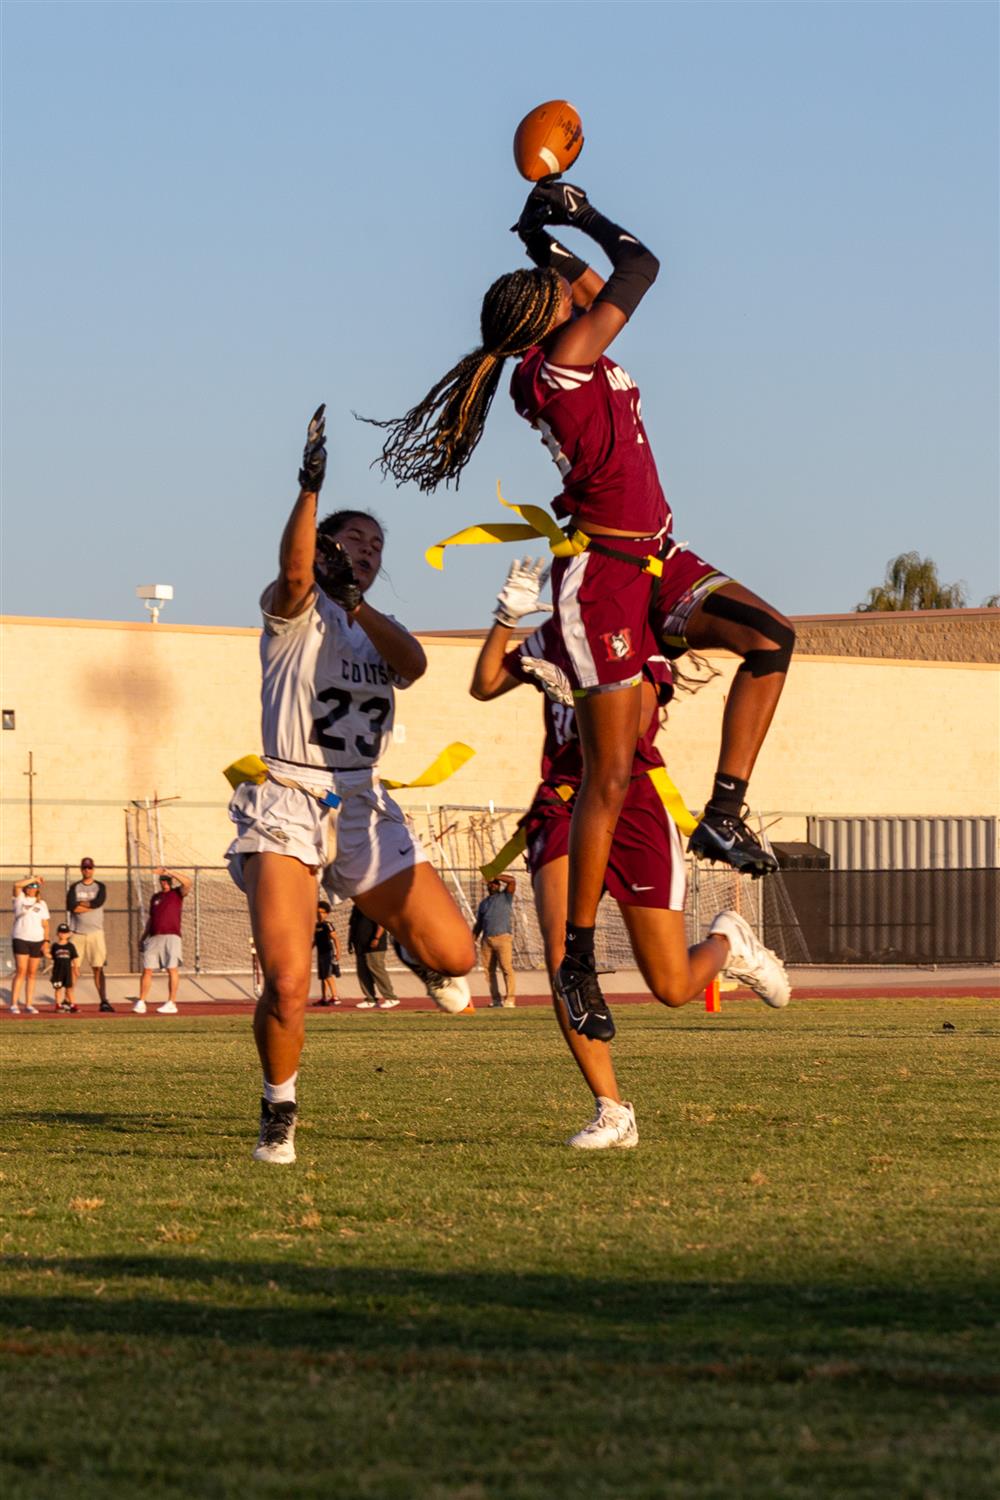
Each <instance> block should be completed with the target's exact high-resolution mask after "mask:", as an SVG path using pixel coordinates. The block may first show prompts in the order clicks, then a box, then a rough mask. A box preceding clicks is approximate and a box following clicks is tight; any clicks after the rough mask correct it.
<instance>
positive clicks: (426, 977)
mask: <svg viewBox="0 0 1000 1500" xmlns="http://www.w3.org/2000/svg"><path fill="white" fill-rule="evenodd" d="M392 946H393V947H394V948H395V950H396V957H397V958H398V959H399V961H400V963H403V964H405V965H406V967H407V968H408V969H409V970H410V971H411V972H412V973H414V974H416V976H417V978H418V979H419V980H420V983H421V984H422V985H423V987H424V989H425V990H426V991H427V993H428V995H429V996H430V998H431V999H432V1000H433V1001H434V1004H435V1005H436V1006H437V1008H438V1010H444V1011H447V1012H448V1014H449V1015H450V1016H456V1015H458V1013H459V1012H460V1011H463V1010H473V1009H474V1008H475V1007H474V1006H473V1004H472V991H471V989H470V988H469V981H468V980H467V979H466V977H465V975H464V974H459V975H453V974H440V973H439V972H438V971H437V969H431V968H428V966H427V965H426V964H422V963H421V962H420V960H419V959H417V958H414V957H413V955H412V953H409V952H407V950H406V949H405V948H404V947H403V946H402V944H401V943H397V942H393V945H392Z"/></svg>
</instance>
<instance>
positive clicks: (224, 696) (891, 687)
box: [0, 618, 1000, 867]
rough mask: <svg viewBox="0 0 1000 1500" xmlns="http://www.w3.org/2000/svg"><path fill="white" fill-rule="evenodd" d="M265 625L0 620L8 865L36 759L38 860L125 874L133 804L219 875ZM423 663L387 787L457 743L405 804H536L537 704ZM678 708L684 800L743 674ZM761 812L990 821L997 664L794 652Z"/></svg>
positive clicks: (674, 765) (1, 771) (466, 671)
mask: <svg viewBox="0 0 1000 1500" xmlns="http://www.w3.org/2000/svg"><path fill="white" fill-rule="evenodd" d="M257 639H258V633H257V631H256V630H246V629H222V628H199V627H195V626H182V625H167V624H159V625H152V624H149V623H132V622H129V623H120V622H113V621H97V622H95V621H80V620H38V619H24V618H7V619H5V620H0V663H2V674H3V675H2V681H3V687H2V705H0V706H2V707H3V708H4V709H6V710H13V711H14V713H15V715H16V727H15V728H14V729H13V730H6V731H4V732H2V734H0V864H19V865H23V864H24V863H25V861H26V860H27V857H28V797H27V786H28V781H27V777H26V776H25V775H24V774H23V773H24V772H25V771H26V770H27V768H28V753H29V751H30V752H31V753H32V756H33V762H34V771H35V776H34V780H33V789H34V845H35V863H36V865H37V866H39V867H41V866H44V865H46V864H62V863H64V862H71V863H72V862H75V861H77V860H78V859H79V858H80V856H81V855H83V854H89V855H91V856H92V857H93V858H94V859H95V860H96V861H97V862H98V864H99V865H105V866H110V865H120V864H123V863H124V862H125V832H124V830H125V816H124V808H125V806H126V804H128V803H129V802H131V801H132V800H133V799H139V800H141V799H143V798H146V797H150V798H152V797H153V796H154V795H157V796H159V797H160V798H176V799H177V800H176V801H171V802H169V803H167V804H166V805H165V806H164V809H163V814H162V816H163V824H164V828H165V830H167V834H168V841H169V851H168V854H169V857H170V858H171V859H173V860H174V861H175V862H178V863H180V862H191V863H195V862H197V863H208V864H217V863H219V861H220V860H221V856H222V852H223V850H224V848H225V846H226V844H227V842H228V840H229V827H230V825H229V822H228V819H227V817H226V803H227V801H228V788H227V784H226V782H225V781H224V779H223V777H222V768H223V767H224V766H225V765H227V764H228V763H229V762H230V761H231V760H234V759H236V757H238V756H239V755H242V754H245V753H246V752H247V751H250V750H257V749H259V731H258V692H259V675H258V673H259V668H258V654H257ZM421 639H422V640H423V643H424V645H425V647H426V649H427V653H428V658H429V668H428V672H427V675H426V677H425V678H423V679H422V681H421V682H419V683H417V684H416V685H415V686H414V687H412V688H410V689H409V690H408V691H407V692H405V693H401V694H400V695H399V697H398V700H397V726H398V729H399V738H398V742H397V743H396V744H394V745H393V747H392V749H391V751H390V753H389V755H388V757H387V759H386V761H385V764H384V767H383V769H384V771H385V773H386V774H387V775H391V776H395V777H400V778H404V779H405V778H407V777H410V776H414V775H416V774H418V773H419V772H420V771H421V770H422V769H423V768H424V766H426V765H427V764H428V762H430V761H431V760H432V759H433V758H434V756H435V755H437V753H438V752H439V751H440V750H441V749H442V748H443V747H444V745H446V744H447V743H448V742H449V741H451V740H464V741H465V742H466V743H467V744H469V745H471V746H472V747H473V748H474V749H475V751H476V755H475V758H474V759H473V760H472V761H470V762H469V764H468V765H467V766H465V767H464V768H463V769H462V770H461V771H460V772H459V773H458V774H457V775H456V776H454V777H453V778H452V779H451V780H450V781H448V782H446V783H444V784H443V785H442V786H440V787H438V788H434V789H429V790H426V791H419V792H417V791H414V792H403V793H400V794H399V797H400V801H402V802H403V803H404V805H410V806H413V807H422V806H424V805H426V804H428V803H430V804H438V803H449V804H459V805H470V806H474V805H480V806H481V805H483V804H485V803H488V802H489V801H491V800H492V801H493V802H494V803H495V804H496V805H497V806H500V807H516V808H521V807H524V806H526V805H527V802H528V800H529V799H530V797H531V793H532V790H533V788H534V785H535V782H536V779H537V771H538V757H539V751H540V744H541V734H540V725H541V707H540V702H539V699H538V697H537V695H536V693H535V692H534V691H533V690H531V689H529V688H527V687H525V688H519V689H517V690H516V691H515V692H512V693H510V694H509V695H508V696H507V697H505V698H503V699H500V700H499V701H498V702H496V703H492V704H482V703H476V702H474V701H473V700H472V699H471V698H470V697H469V696H468V692H467V688H468V683H469V680H470V678H471V675H472V666H473V662H474V660H475V657H476V654H477V652H478V650H479V646H480V643H481V640H482V634H481V633H480V632H475V633H470V634H469V635H460V634H446V635H434V634H429V635H426V636H423V637H422V638H421ZM713 661H714V665H716V666H717V667H719V668H720V675H719V676H718V677H717V678H716V679H714V680H713V681H712V682H711V683H710V684H709V685H708V686H707V687H705V688H704V689H703V690H702V691H701V692H700V693H698V694H697V695H696V696H694V697H687V696H683V695H682V696H680V697H679V698H678V699H677V700H676V703H675V706H674V707H673V708H672V710H671V714H670V722H669V726H668V728H667V730H666V732H665V733H664V735H663V736H662V738H661V748H662V749H663V753H664V756H665V758H666V760H667V762H668V765H669V766H670V769H671V773H672V775H673V777H674V779H675V781H676V782H677V784H678V786H679V787H680V788H681V790H682V792H683V793H684V795H685V797H686V799H687V800H688V801H689V803H690V804H691V805H692V806H694V807H698V806H700V805H701V803H702V802H703V801H704V799H705V797H706V796H707V794H708V790H709V788H710V785H711V778H712V771H713V769H714V765H715V759H716V754H717V747H718V737H719V721H720V715H721V711H722V706H723V703H724V697H725V693H726V690H727V687H728V683H729V681H730V678H731V675H732V671H733V669H734V666H735V663H734V662H733V661H732V659H731V658H727V657H722V656H720V657H718V658H714V659H713ZM751 791H752V794H753V805H754V808H755V809H756V810H759V811H761V812H763V813H765V814H769V815H777V814H785V815H786V816H785V818H784V819H783V820H782V822H781V823H780V825H779V826H778V828H777V831H776V832H775V830H774V829H772V833H773V834H774V836H778V837H782V836H783V837H789V838H793V837H801V836H802V833H803V831H804V823H803V819H804V817H805V816H806V815H807V814H819V815H824V816H838V815H850V816H854V817H864V816H875V815H894V814H895V815H905V816H964V817H969V816H977V815H995V814H996V813H998V812H1000V668H998V667H997V666H996V665H992V664H990V663H982V662H979V663H971V664H962V663H953V662H944V661H899V660H892V659H882V658H875V657H863V658H859V657H848V656H839V655H834V656H821V655H812V656H809V655H802V656H797V657H796V658H795V660H794V662H793V665H792V669H791V672H790V674H789V679H788V684H787V687H786V690H785V694H784V696H783V698H782V701H781V704H780V706H779V709H778V714H777V717H776V719H775V722H774V725H773V727H772V730H771V733H770V736H769V738H768V740H767V743H766V745H765V747H764V751H763V753H762V755H761V759H760V762H759V764H758V768H757V772H756V774H755V776H754V778H753V783H752V786H751Z"/></svg>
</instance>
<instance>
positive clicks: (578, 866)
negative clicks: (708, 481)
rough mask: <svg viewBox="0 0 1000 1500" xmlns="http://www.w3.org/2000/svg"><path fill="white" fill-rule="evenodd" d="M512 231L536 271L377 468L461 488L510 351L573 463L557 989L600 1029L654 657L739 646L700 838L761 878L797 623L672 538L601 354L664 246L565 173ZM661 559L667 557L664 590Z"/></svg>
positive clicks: (623, 384) (636, 416)
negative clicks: (779, 720) (759, 784)
mask: <svg viewBox="0 0 1000 1500" xmlns="http://www.w3.org/2000/svg"><path fill="white" fill-rule="evenodd" d="M546 224H551V225H561V224H562V225H570V226H571V227H573V228H575V229H579V230H582V231H583V233H584V234H586V235H588V236H589V237H590V238H591V239H593V240H594V241H596V243H597V244H598V245H599V246H600V248H601V249H602V250H603V251H604V253H605V254H606V255H607V257H608V259H609V260H610V262H611V265H612V272H611V275H610V277H609V278H608V281H607V283H605V282H604V281H603V280H602V279H601V277H600V276H599V275H598V274H597V273H596V272H595V271H594V270H593V269H592V268H591V267H589V266H587V265H586V264H585V262H584V261H582V260H580V259H579V258H578V257H577V256H575V255H573V254H571V253H570V251H568V250H567V249H566V248H565V247H564V246H562V245H560V244H559V243H558V241H556V240H554V239H552V237H551V236H550V235H549V234H548V232H547V230H546V228H545V225H546ZM516 228H517V232H518V233H519V234H520V236H521V239H522V241H523V242H524V245H525V247H526V249H527V251H528V254H529V255H530V256H531V258H532V259H533V260H534V262H535V269H534V270H530V271H515V272H512V273H511V274H509V275H506V276H501V277H500V278H499V280H497V281H496V282H494V284H493V285H492V286H491V287H490V289H489V291H488V292H487V293H486V296H485V297H484V299H483V305H482V313H481V334H482V342H481V344H480V346H479V347H478V348H477V349H475V350H473V351H472V353H470V354H468V355H466V356H465V358H464V359H462V360H460V361H459V362H458V364H456V365H455V366H454V367H453V368H452V369H451V370H450V371H449V372H448V373H447V374H446V375H445V376H443V377H442V379H441V380H439V381H438V382H437V383H436V384H435V385H434V386H433V387H432V388H431V389H430V391H428V393H427V395H426V396H425V397H424V398H423V400H422V401H420V402H419V403H418V404H417V405H416V406H414V407H413V408H412V409H411V410H410V411H408V412H407V413H406V414H405V415H404V416H402V417H399V418H396V419H393V420H391V421H388V422H381V423H378V424H377V425H379V426H382V427H383V428H385V429H386V430H387V433H388V436H387V438H386V441H385V444H384V446H383V450H382V466H383V469H384V470H385V471H386V472H387V473H389V474H391V475H392V476H393V478H394V479H395V480H396V481H397V483H400V484H402V483H404V482H406V481H413V482H415V483H416V484H417V485H418V486H419V487H420V488H421V489H422V490H425V491H427V490H433V489H435V488H436V487H437V485H439V484H442V483H445V484H447V483H449V482H450V481H454V482H455V483H456V484H457V482H458V480H459V478H460V476H461V473H462V470H463V469H464V467H465V465H466V464H467V463H468V462H469V459H470V458H471V456H472V453H473V451H474V450H475V448H476V445H477V444H478V442H479V440H480V438H481V436H482V433H483V430H484V426H485V422H486V418H487V415H488V413H489V409H490V405H491V403H492V400H493V397H494V395H495V394H496V391H497V389H498V386H499V382H500V377H501V373H502V369H503V365H504V362H505V360H506V359H507V358H508V357H514V358H516V359H517V360H518V361H519V362H518V364H517V367H516V369H515V371H514V375H513V378H512V380H511V395H512V397H513V400H514V405H515V407H516V409H517V411H518V413H519V414H520V415H521V416H522V417H524V418H525V420H526V421H528V422H530V423H531V425H532V426H533V427H534V428H535V429H536V430H537V431H538V432H539V434H540V435H541V438H542V441H543V442H544V444H545V446H546V447H547V448H548V450H549V452H550V453H551V455H552V457H553V459H554V460H555V463H556V465H557V467H558V469H559V471H560V474H561V476H562V482H563V490H562V493H561V494H560V495H558V496H557V497H556V499H555V500H554V502H553V510H554V512H555V514H556V516H557V517H558V518H560V519H565V520H566V521H567V527H566V530H567V534H568V537H569V542H570V547H571V548H573V549H575V550H574V551H572V553H571V555H567V556H561V555H557V557H556V560H555V563H554V565H553V574H552V593H553V602H554V606H555V612H554V617H553V618H554V622H555V628H556V629H557V631H558V633H559V635H560V639H561V643H562V647H563V651H564V655H565V659H566V672H567V675H568V678H569V691H570V693H571V694H572V701H573V704H574V707H575V712H576V723H577V730H578V734H579V740H580V748H581V754H582V758H583V778H582V781H581V785H580V789H579V793H578V795H577V796H576V798H575V799H574V809H573V815H572V821H571V825H570V843H569V896H568V908H567V923H566V934H565V942H566V956H565V958H564V959H563V961H562V963H561V964H560V967H559V971H558V974H557V976H556V989H557V993H558V994H559V995H560V996H561V997H562V999H563V1001H564V1003H565V1005H566V1006H567V1008H568V1009H569V1010H570V1011H573V1010H579V1009H580V1008H581V1007H583V1008H586V1009H587V1010H589V1011H590V1013H591V1019H589V1020H588V1021H587V1022H586V1026H587V1032H586V1034H588V1035H592V1036H598V1037H599V1036H600V1035H601V1032H602V1030H604V1029H605V1028H606V1025H607V1015H608V1012H607V1007H606V1005H605V1002H604V997H603V995H602V994H601V989H600V985H599V983H598V979H597V973H596V967H595V963H594V921H595V918H596V913H597V904H598V902H599V900H600V897H601V891H602V888H603V884H604V872H605V869H606V867H607V861H608V856H609V852H610V849H611V841H612V837H613V834H614V828H615V823H616V821H617V819H618V815H619V813H620V811H621V808H622V804H623V801H624V798H625V794H626V792H627V790H628V787H629V782H630V777H631V763H632V751H633V747H634V745H635V743H636V740H637V739H638V737H639V718H640V712H641V693H640V682H641V675H642V667H643V663H644V662H645V661H646V659H647V658H648V657H649V656H650V655H652V654H655V653H657V652H658V651H660V652H662V651H663V650H669V651H670V652H671V653H673V654H677V655H679V654H682V653H683V651H685V650H686V649H687V648H688V647H689V646H691V647H699V646H700V647H713V646H714V647H722V648H724V649H726V650H729V651H733V652H736V653H737V654H738V655H740V656H741V657H742V658H743V661H742V664H741V666H740V669H739V671H738V672H737V674H736V680H735V682H734V685H733V687H732V689H731V691H730V694H729V698H728V701H727V704H726V709H725V714H724V719H723V729H722V749H721V753H720V759H719V768H718V774H717V775H716V779H715V784H714V787H713V791H712V795H711V798H710V799H709V802H708V806H707V808H706V810H705V815H704V817H703V818H702V821H701V824H700V826H699V829H698V830H697V833H696V834H695V835H694V837H693V839H692V843H691V848H692V851H693V852H695V853H697V854H699V855H701V856H703V857H707V858H711V859H720V860H724V861H726V862H727V863H729V864H731V865H733V866H734V867H735V868H737V869H743V870H747V871H749V872H751V873H754V874H760V873H764V872H765V871H767V870H770V869H772V868H773V867H774V864H775V861H774V858H773V856H772V855H771V854H770V852H769V851H767V850H765V849H764V848H763V847H762V846H761V844H760V841H759V840H758V839H756V838H755V836H754V835H753V833H752V831H751V830H750V828H749V827H748V826H747V824H746V823H745V822H744V820H743V817H742V812H741V808H742V800H743V797H744V796H745V793H746V788H747V781H748V778H749V776H750V772H751V770H752V768H753V765H754V761H755V759H756V756H757V753H758V751H759V749H760V746H761V744H762V742H763V739H764V736H765V734H766V732H767V729H768V726H769V724H770V722H771V718H772V715H773V713H774V709H775V707H776V705H777V702H778V697H779V695H780V693H781V688H782V685H783V683H784V677H785V672H786V670H787V667H788V660H789V657H790V654H791V649H792V644H793V641H794V634H793V631H792V628H791V626H790V625H789V623H788V621H787V620H785V619H784V618H783V617H782V616H780V615H779V614H778V613H777V612H776V611H775V610H773V609H772V608H771V607H770V606H769V605H768V604H766V603H765V602H764V601H763V600H761V599H758V598H757V596H756V595H754V594H751V593H750V592H749V591H748V590H746V589H744V588H743V587H742V586H741V585H740V584H738V583H735V582H734V581H733V580H732V579H730V578H729V577H728V576H727V575H726V574H724V573H722V572H720V571H719V569H717V568H715V567H713V566H712V565H711V564H710V563H706V562H704V561H703V559H701V558H698V557H696V556H695V555H694V554H693V553H691V552H688V551H685V549H684V546H683V545H682V544H677V543H675V542H674V541H673V539H672V537H671V535H670V528H671V514H670V509H669V506H668V505H667V501H666V497H665V496H664V493H663V489H662V487H661V485H660V480H659V477H658V475H657V470H656V465H655V463H654V461H653V456H652V451H651V449H650V446H649V440H648V437H647V435H646V431H645V428H644V426H643V422H642V414H641V406H640V400H639V391H638V389H637V387H636V384H635V382H634V380H633V379H632V378H631V376H630V375H628V374H627V372H626V371H625V370H623V369H622V368H621V367H620V366H619V365H617V364H615V363H614V362H613V361H612V360H611V359H609V358H608V357H607V354H606V351H607V350H608V348H609V347H610V346H611V344H612V343H613V342H614V340H615V338H616V337H617V336H618V334H619V333H621V331H622V329H623V328H624V327H625V325H626V323H627V322H628V321H629V319H630V318H631V317H632V315H633V314H634V313H635V312H636V310H637V309H638V307H639V304H640V302H641V301H642V299H643V297H644V296H645V294H646V292H647V291H648V290H649V288H650V286H651V285H652V284H653V281H654V280H655V278H656V276H657V273H658V271H659V262H658V260H657V258H656V256H655V255H654V254H653V253H652V252H651V251H650V250H648V249H647V248H646V246H645V245H643V244H642V243H641V242H640V241H639V240H638V238H637V237H636V236H635V235H634V234H631V233H629V232H628V231H627V230H625V229H622V228H621V227H620V225H618V224H614V223H612V222H611V221H610V220H609V219H607V218H605V217H604V215H603V214H601V213H599V212H598V210H597V209H596V208H594V207H593V205H592V204H591V203H589V202H588V199H587V195H586V193H585V192H584V191H583V190H582V189H581V188H578V187H574V186H572V185H571V184H569V183H565V182H563V181H561V180H560V179H548V180H544V181H542V182H539V183H538V184H536V186H535V187H534V188H533V189H532V192H531V194H530V195H529V197H528V200H527V202H526V204H525V206H524V210H523V211H522V214H521V217H520V219H519V221H518V224H517V226H516ZM651 556H654V557H655V558H656V560H657V562H658V564H659V566H660V568H661V576H660V577H659V579H658V582H657V585H656V589H655V594H654V588H653V574H652V573H651V572H650V571H649V569H648V563H647V560H648V559H649V558H650V557H651ZM650 622H652V629H651V624H650ZM657 640H659V641H661V642H662V643H663V644H662V645H658V644H657Z"/></svg>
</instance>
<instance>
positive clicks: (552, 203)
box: [514, 177, 589, 240]
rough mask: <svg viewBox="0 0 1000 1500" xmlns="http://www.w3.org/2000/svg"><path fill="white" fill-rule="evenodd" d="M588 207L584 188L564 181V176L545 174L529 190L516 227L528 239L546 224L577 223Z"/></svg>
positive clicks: (524, 238) (523, 238)
mask: <svg viewBox="0 0 1000 1500" xmlns="http://www.w3.org/2000/svg"><path fill="white" fill-rule="evenodd" d="M588 207H589V203H588V200H587V195H586V193H585V192H584V191H583V188H578V187H574V186H573V185H572V183H570V182H563V180H562V178H561V177H543V178H542V179H541V180H540V181H539V182H536V183H535V185H534V187H533V188H532V189H531V192H530V193H529V194H528V197H527V201H526V202H525V205H524V208H523V209H522V210H521V217H520V218H519V219H518V221H517V223H516V224H515V226H514V228H515V230H516V231H517V233H518V234H519V235H520V236H521V238H522V240H527V239H528V237H529V236H530V235H532V234H534V233H535V232H536V231H537V230H539V229H541V227H542V225H543V224H575V223H576V222H577V220H578V218H579V217H580V214H581V212H582V211H583V210H584V209H586V208H588Z"/></svg>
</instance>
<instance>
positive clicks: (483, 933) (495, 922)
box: [472, 875, 517, 1010]
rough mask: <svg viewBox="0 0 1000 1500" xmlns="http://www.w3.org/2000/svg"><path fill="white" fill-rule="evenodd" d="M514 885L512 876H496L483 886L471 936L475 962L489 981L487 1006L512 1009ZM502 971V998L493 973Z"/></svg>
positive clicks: (515, 883) (514, 983)
mask: <svg viewBox="0 0 1000 1500" xmlns="http://www.w3.org/2000/svg"><path fill="white" fill-rule="evenodd" d="M516 890H517V882H516V881H515V879H514V877H513V876H512V875H500V876H498V878H497V879H495V880H490V881H489V882H488V883H487V886H486V891H487V894H486V895H485V896H484V897H483V899H482V901H480V903H479V908H478V910H477V912H476V925H475V926H474V927H473V929H472V936H473V938H474V939H476V940H477V941H478V943H479V962H480V963H481V964H482V967H483V973H484V974H485V975H486V978H487V979H488V980H489V985H490V1004H491V1005H494V1006H503V1008H504V1009H505V1010H512V1009H513V1008H514V1003H515V1000H514V997H515V994H516V992H517V987H516V981H515V979H514V937H513V931H514V893H515V891H516ZM498 969H501V970H502V971H503V980H504V989H505V992H506V993H505V994H504V995H502V996H501V994H500V980H499V978H498V975H497V970H498Z"/></svg>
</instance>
